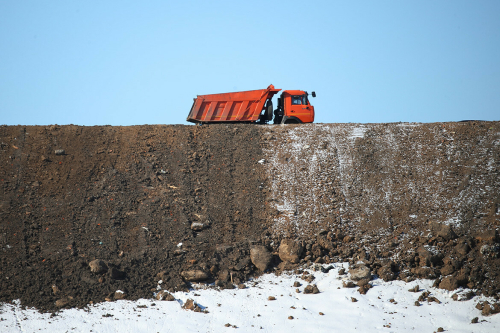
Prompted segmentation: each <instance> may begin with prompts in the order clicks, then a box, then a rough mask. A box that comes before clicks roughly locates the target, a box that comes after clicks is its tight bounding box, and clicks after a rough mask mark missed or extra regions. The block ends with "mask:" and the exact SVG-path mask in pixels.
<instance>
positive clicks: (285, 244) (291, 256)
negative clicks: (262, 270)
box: [278, 239, 304, 264]
mask: <svg viewBox="0 0 500 333" xmlns="http://www.w3.org/2000/svg"><path fill="white" fill-rule="evenodd" d="M303 250H304V248H303V246H302V244H301V243H298V242H296V241H294V240H291V239H283V240H282V241H281V244H280V247H279V251H278V253H279V257H280V259H281V260H283V261H288V262H291V263H293V264H296V263H298V262H299V261H300V257H301V256H302V252H303Z"/></svg>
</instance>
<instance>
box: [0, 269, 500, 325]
mask: <svg viewBox="0 0 500 333" xmlns="http://www.w3.org/2000/svg"><path fill="white" fill-rule="evenodd" d="M351 268H352V267H351ZM348 272H350V273H348ZM354 277H355V276H354V271H353V270H352V269H351V270H349V264H348V263H335V264H331V265H326V264H325V265H317V264H315V265H307V266H303V267H301V268H299V270H298V271H295V272H293V273H292V272H290V273H283V274H281V275H276V274H265V275H263V276H261V277H260V278H258V279H255V280H252V281H249V282H247V283H245V284H244V285H241V286H240V288H241V289H225V290H220V289H218V288H215V287H214V286H209V287H206V286H205V287H203V288H200V289H192V290H190V291H188V292H182V291H179V292H175V293H173V294H170V295H171V296H173V297H172V298H166V299H165V300H158V299H157V298H160V299H162V297H161V296H160V297H158V295H159V294H161V291H162V288H161V285H159V286H158V287H157V290H156V292H154V293H152V295H156V297H152V298H150V299H139V300H136V301H127V300H120V301H115V302H104V303H99V304H95V305H89V306H87V307H85V308H83V309H76V308H73V309H65V310H61V311H58V312H55V313H52V314H51V313H40V312H38V311H36V310H34V309H29V308H23V307H21V306H20V305H19V304H18V303H16V302H13V303H12V304H7V303H4V304H3V305H2V306H1V307H0V330H1V331H5V332H7V331H8V332H28V331H29V332H35V331H36V332H49V331H50V332H92V331H93V332H118V331H124V332H233V331H236V332H255V331H260V332H290V331H297V332H308V331H311V329H312V328H314V331H315V332H332V331H333V330H334V331H336V332H372V331H387V332H407V331H408V332H410V331H419V332H479V331H481V332H498V331H499V330H500V316H499V315H483V314H482V310H480V309H479V308H480V307H483V309H484V307H485V306H486V305H488V306H491V308H493V306H494V305H495V304H496V303H495V300H494V299H492V298H486V297H484V296H472V297H471V293H472V292H473V291H472V290H468V289H458V290H454V291H451V292H450V291H446V290H443V289H437V288H434V287H432V285H433V281H432V280H415V281H413V282H411V283H405V282H403V281H390V282H384V281H383V280H382V279H380V278H378V277H376V276H374V277H373V279H372V280H371V281H369V284H370V285H371V287H370V288H369V290H368V291H367V292H366V293H365V294H360V292H359V289H358V288H357V286H356V287H353V288H349V287H346V286H348V285H349V282H353V281H352V279H353V278H354ZM309 280H311V281H310V282H308V281H309ZM310 286H314V287H316V288H310ZM198 287H201V285H200V286H198ZM315 289H316V290H317V291H313V290H315ZM417 289H418V290H417ZM308 290H311V293H307V291H308ZM423 296H424V297H423ZM469 298H470V299H469ZM168 300H171V301H168Z"/></svg>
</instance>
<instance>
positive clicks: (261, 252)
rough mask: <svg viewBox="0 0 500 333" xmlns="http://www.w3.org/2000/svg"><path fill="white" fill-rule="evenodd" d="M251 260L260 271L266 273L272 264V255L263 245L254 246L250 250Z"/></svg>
mask: <svg viewBox="0 0 500 333" xmlns="http://www.w3.org/2000/svg"><path fill="white" fill-rule="evenodd" d="M250 260H251V261H252V263H253V264H254V265H255V267H257V268H258V269H259V270H260V271H262V272H263V271H265V270H266V269H267V266H269V264H270V263H271V260H272V254H271V252H269V250H268V249H267V248H266V247H265V246H262V245H254V246H252V248H251V249H250Z"/></svg>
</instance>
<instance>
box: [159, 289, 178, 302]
mask: <svg viewBox="0 0 500 333" xmlns="http://www.w3.org/2000/svg"><path fill="white" fill-rule="evenodd" d="M156 299H157V300H158V301H169V302H171V301H175V297H174V295H172V294H171V293H169V292H168V291H166V290H161V291H160V292H158V294H156Z"/></svg>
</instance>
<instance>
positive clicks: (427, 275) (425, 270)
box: [410, 267, 437, 279]
mask: <svg viewBox="0 0 500 333" xmlns="http://www.w3.org/2000/svg"><path fill="white" fill-rule="evenodd" d="M410 271H411V272H412V273H413V274H415V275H416V276H417V278H420V279H435V278H436V277H437V274H436V272H435V270H434V269H433V268H431V267H416V268H412V269H411V270H410Z"/></svg>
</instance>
